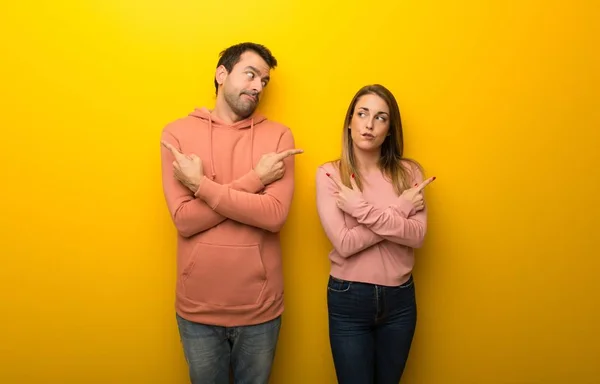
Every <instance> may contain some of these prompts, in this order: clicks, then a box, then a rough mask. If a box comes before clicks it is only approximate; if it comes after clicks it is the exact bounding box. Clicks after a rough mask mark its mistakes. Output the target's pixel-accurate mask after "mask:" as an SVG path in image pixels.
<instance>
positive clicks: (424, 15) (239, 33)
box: [0, 0, 600, 384]
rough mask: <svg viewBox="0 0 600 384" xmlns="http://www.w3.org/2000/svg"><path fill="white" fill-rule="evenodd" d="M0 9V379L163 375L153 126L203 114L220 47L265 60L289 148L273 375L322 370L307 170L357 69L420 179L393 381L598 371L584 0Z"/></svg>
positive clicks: (164, 320) (598, 177) (162, 271)
mask: <svg viewBox="0 0 600 384" xmlns="http://www.w3.org/2000/svg"><path fill="white" fill-rule="evenodd" d="M6 3H7V4H6V5H2V12H1V13H0V43H1V45H0V47H1V49H2V56H1V61H0V62H1V64H0V66H1V69H2V72H1V73H2V74H1V75H0V76H1V79H0V80H1V83H0V84H1V89H2V100H1V102H2V103H1V106H2V113H0V127H1V132H2V144H3V145H2V147H3V148H2V151H0V161H1V164H2V174H3V175H2V188H1V189H0V201H1V204H2V208H1V214H0V233H1V235H0V256H1V261H2V266H1V267H0V303H1V311H2V316H1V319H0V353H1V361H0V382H2V383H38V382H44V383H62V384H70V383H89V384H92V383H102V384H106V383H124V384H125V383H126V384H133V383H145V384H149V383H169V384H170V383H185V382H187V377H186V372H185V364H184V360H183V356H182V353H181V348H180V345H179V342H178V338H177V330H176V324H175V318H174V314H173V291H174V281H175V275H174V272H175V265H174V263H175V257H174V250H175V248H174V247H175V231H174V228H173V226H172V224H171V222H170V220H169V217H168V213H167V210H166V206H165V203H164V200H163V196H162V190H161V185H160V174H159V142H158V140H159V133H160V130H161V129H162V127H163V125H164V124H166V123H167V122H169V121H171V120H172V119H175V118H177V117H180V116H182V115H184V114H186V113H187V112H188V111H190V110H191V109H192V108H193V107H194V106H197V105H212V103H213V96H212V95H213V88H212V87H213V85H212V76H213V71H214V66H215V63H216V60H217V53H218V52H219V51H220V50H221V49H222V48H224V47H226V46H228V45H230V44H233V43H237V42H239V41H243V40H252V41H258V42H262V43H264V44H266V45H267V46H269V47H270V48H271V49H272V50H273V52H274V54H275V55H276V57H277V58H278V59H279V60H280V67H279V68H278V69H277V70H275V71H274V72H273V73H272V75H273V76H272V77H273V81H272V83H271V85H270V87H269V89H268V92H267V95H266V97H264V105H263V107H262V109H263V111H264V112H265V113H267V115H268V116H269V117H271V118H272V119H275V120H279V121H282V122H285V123H286V124H288V125H289V126H290V127H292V129H293V131H294V133H295V136H296V140H297V143H298V146H299V147H302V148H304V149H305V151H306V152H305V154H303V155H301V157H298V161H297V164H298V165H297V167H298V168H297V176H298V177H297V185H298V187H297V192H296V195H295V200H294V204H293V209H292V212H291V215H290V217H289V222H288V224H287V226H286V228H285V230H284V233H283V242H284V249H285V250H286V253H285V281H286V299H287V311H286V314H285V319H284V325H283V330H282V335H281V339H280V344H279V349H278V354H277V358H276V366H275V372H274V380H273V382H274V383H278V384H279V383H286V384H294V383H298V384H300V383H302V384H305V383H311V384H312V383H317V384H319V383H334V382H335V378H334V371H333V366H332V363H331V357H330V352H329V346H328V340H327V317H326V303H325V297H326V296H325V295H326V290H325V285H326V278H327V273H328V260H327V256H326V254H327V251H328V250H329V244H328V242H327V240H326V238H325V237H324V235H323V233H322V231H321V229H320V227H319V222H318V218H317V214H316V209H315V201H314V199H315V196H314V174H315V169H316V167H317V166H318V165H319V164H320V163H322V162H324V161H326V160H329V159H331V158H333V157H335V156H336V155H337V154H338V153H339V150H340V147H339V143H340V130H341V123H342V120H343V117H344V113H345V109H346V107H347V103H348V102H349V101H350V99H351V97H352V95H353V93H354V92H355V91H356V90H357V89H358V88H359V87H360V86H362V85H364V84H366V83H371V82H381V83H383V84H385V85H387V86H389V87H390V88H391V89H392V90H393V91H394V92H395V94H396V96H397V98H398V100H399V103H400V104H401V109H402V112H403V117H404V122H405V124H406V141H407V153H408V155H410V156H413V157H415V158H417V159H418V160H420V161H421V162H422V163H423V165H424V166H425V167H426V168H427V170H428V175H429V176H432V175H435V176H437V177H438V179H437V180H436V182H435V183H434V184H433V185H431V187H430V188H429V190H428V199H429V205H430V207H431V208H430V212H431V216H430V232H429V237H428V239H427V241H426V244H425V247H424V248H423V249H422V250H420V251H419V253H418V266H417V269H416V278H417V294H418V303H419V311H420V312H419V325H418V332H417V335H416V339H415V345H414V349H413V352H412V355H411V359H410V362H409V366H408V370H407V373H406V376H405V380H403V382H404V383H415V384H416V383H418V384H441V383H444V384H454V383H456V384H469V383H473V384H484V383H485V384H500V383H502V384H506V383H511V384H512V383H515V384H516V383H519V384H521V383H527V384H538V383H539V384H553V383H561V384H562V383H578V384H587V383H597V382H598V377H600V368H598V367H597V366H596V365H595V364H597V363H598V361H599V359H600V332H599V331H598V324H600V307H599V305H598V302H599V301H598V297H599V296H598V295H599V293H600V292H599V289H598V285H597V284H598V271H599V267H600V264H599V262H598V254H599V252H598V247H599V246H600V242H599V238H600V236H599V235H598V231H599V230H600V226H599V224H598V217H600V208H599V203H598V196H599V193H600V191H599V186H600V172H598V167H599V166H600V158H599V155H598V153H599V152H600V149H599V148H600V145H599V144H600V140H599V134H598V129H599V126H600V125H599V124H600V112H599V110H600V108H599V107H598V100H599V91H598V89H599V87H600V79H599V76H598V68H600V62H599V61H600V60H599V57H600V55H599V54H598V36H600V31H599V28H598V27H597V26H593V25H592V21H593V19H594V18H596V17H595V16H594V15H597V14H598V10H599V7H598V5H591V4H592V1H587V2H584V1H580V2H577V1H574V2H571V5H567V3H569V2H566V1H564V2H559V1H544V2H542V1H525V2H524V3H523V2H506V1H495V2H494V4H490V3H489V2H485V1H471V2H469V1H459V2H449V1H448V2H444V1H422V0H420V1H416V0H415V1H401V2H398V1H392V0H389V1H384V0H374V1H369V2H362V1H356V0H352V1H345V2H344V3H343V4H344V5H341V4H342V2H331V3H327V2H323V1H316V0H311V1H302V2H301V1H296V2H289V4H288V5H283V4H281V3H283V2H280V1H279V0H277V1H275V0H272V1H271V0H270V1H263V2H260V3H259V4H258V5H253V3H252V2H248V1H238V0H230V1H228V2H221V1H190V0H188V1H166V0H154V1H133V0H129V1H123V0H89V1H76V0H62V1H57V2H50V1H38V2H36V4H33V3H32V2H17V1H11V2H6ZM277 13H280V14H279V15H277V16H276V14H277ZM311 23H313V24H314V26H310V24H311Z"/></svg>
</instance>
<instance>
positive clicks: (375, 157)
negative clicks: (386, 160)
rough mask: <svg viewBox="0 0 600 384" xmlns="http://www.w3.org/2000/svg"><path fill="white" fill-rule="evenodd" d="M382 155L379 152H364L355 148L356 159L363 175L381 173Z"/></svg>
mask: <svg viewBox="0 0 600 384" xmlns="http://www.w3.org/2000/svg"><path fill="white" fill-rule="evenodd" d="M380 157H381V154H380V153H379V152H378V151H369V152H366V151H363V150H361V149H359V148H356V147H354V159H355V160H356V165H357V167H358V170H359V171H360V172H361V173H365V174H369V173H372V172H375V171H379V158H380Z"/></svg>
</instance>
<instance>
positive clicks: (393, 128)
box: [337, 84, 423, 195]
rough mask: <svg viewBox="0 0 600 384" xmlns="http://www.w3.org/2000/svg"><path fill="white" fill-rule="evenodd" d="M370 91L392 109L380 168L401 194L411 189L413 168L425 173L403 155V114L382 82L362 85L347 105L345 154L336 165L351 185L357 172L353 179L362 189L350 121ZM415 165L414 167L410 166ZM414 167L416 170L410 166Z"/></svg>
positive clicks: (345, 181) (346, 183) (413, 161)
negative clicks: (358, 104) (362, 98)
mask: <svg viewBox="0 0 600 384" xmlns="http://www.w3.org/2000/svg"><path fill="white" fill-rule="evenodd" d="M368 94H373V95H377V96H379V97H381V98H382V99H383V100H384V101H385V102H386V104H387V106H388V108H389V109H390V120H389V122H390V128H389V135H388V136H386V138H385V141H384V142H383V144H382V145H381V157H380V158H379V169H380V170H381V172H382V173H383V175H384V176H385V177H386V178H388V179H389V180H390V182H391V183H392V184H393V186H394V190H395V191H396V193H397V194H398V195H400V194H401V193H402V192H403V191H404V190H406V189H408V188H411V187H412V185H410V182H411V180H412V177H413V174H412V172H413V171H414V168H416V169H417V170H418V171H420V172H423V168H422V167H421V165H420V164H419V163H418V162H417V161H415V160H412V159H407V158H404V157H403V153H404V137H403V135H402V120H401V117H400V108H399V107H398V103H397V102H396V98H395V97H394V95H393V94H392V92H390V91H389V90H388V89H387V88H385V87H384V86H383V85H380V84H372V85H367V86H364V87H362V88H361V89H360V90H359V91H358V92H357V93H356V95H354V98H353V99H352V101H351V102H350V105H349V106H348V111H347V112H346V118H345V119H344V129H343V132H344V133H343V143H342V156H341V157H340V159H338V160H337V166H338V169H339V171H340V178H341V181H342V183H344V185H346V186H347V187H349V188H351V184H350V176H351V175H352V174H354V180H355V181H356V184H357V185H358V187H359V188H360V189H361V190H362V185H363V184H362V181H361V176H360V172H359V171H358V166H357V164H356V158H355V156H354V146H353V145H352V144H353V142H352V135H351V132H350V129H349V128H348V127H349V126H350V123H351V122H352V116H353V115H354V108H355V107H356V103H357V102H358V100H359V99H360V98H361V97H362V96H364V95H368ZM411 165H412V167H411ZM411 168H413V169H411Z"/></svg>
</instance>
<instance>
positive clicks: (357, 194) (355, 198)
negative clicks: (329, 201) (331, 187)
mask: <svg viewBox="0 0 600 384" xmlns="http://www.w3.org/2000/svg"><path fill="white" fill-rule="evenodd" d="M327 176H329V177H330V178H331V179H332V180H333V181H334V182H335V185H336V186H337V191H335V197H336V204H337V206H338V208H339V209H341V210H342V211H344V212H346V213H348V214H352V211H353V210H354V209H355V208H356V207H357V206H358V205H359V204H360V203H361V202H362V201H363V194H362V192H361V191H360V189H359V188H358V185H357V184H356V181H355V180H354V175H352V177H350V184H351V186H352V188H348V187H346V186H345V185H344V184H343V183H342V182H341V181H339V180H337V179H336V178H335V177H332V176H331V175H330V174H327Z"/></svg>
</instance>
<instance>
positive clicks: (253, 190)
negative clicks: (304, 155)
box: [161, 130, 294, 237]
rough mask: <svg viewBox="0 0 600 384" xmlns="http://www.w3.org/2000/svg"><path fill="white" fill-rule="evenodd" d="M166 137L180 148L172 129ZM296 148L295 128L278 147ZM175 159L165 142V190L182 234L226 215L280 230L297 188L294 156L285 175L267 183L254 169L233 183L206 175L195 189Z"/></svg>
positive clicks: (287, 161)
mask: <svg viewBox="0 0 600 384" xmlns="http://www.w3.org/2000/svg"><path fill="white" fill-rule="evenodd" d="M162 139H163V140H164V141H166V142H168V143H169V144H171V145H172V146H174V147H175V148H177V149H179V145H178V143H177V141H176V140H175V138H174V137H173V136H172V135H170V134H169V133H166V132H165V133H163V138H162ZM293 148H294V139H293V136H292V133H291V131H289V130H287V131H286V132H285V133H284V134H283V135H282V137H281V139H280V142H279V145H278V151H285V150H288V149H293ZM174 160H175V157H174V155H173V153H172V152H171V151H169V150H168V149H167V148H165V147H164V146H163V147H162V149H161V162H162V179H163V190H164V194H165V197H166V200H167V206H168V208H169V212H171V216H172V219H173V222H174V223H175V226H176V228H177V230H178V232H179V233H180V234H181V235H182V236H184V237H190V236H193V235H195V234H197V233H200V232H202V231H206V230H207V229H210V228H212V227H214V226H216V225H218V224H219V223H221V222H223V221H224V220H226V219H232V220H236V221H239V222H241V223H244V224H247V225H253V226H256V227H259V228H263V229H265V230H268V231H271V232H278V231H279V230H280V229H281V227H282V226H283V224H284V222H285V219H286V217H287V214H288V212H289V207H290V204H291V200H292V194H293V188H294V158H293V156H288V157H286V158H285V159H282V161H283V163H284V167H285V169H286V171H285V173H284V175H283V177H281V178H280V179H279V180H277V181H275V182H273V183H270V184H269V185H267V186H265V185H263V183H262V182H261V180H260V177H259V176H258V174H257V173H256V172H255V171H254V170H250V171H249V172H248V173H246V174H245V175H244V176H242V177H241V178H239V179H237V180H234V181H233V182H232V183H231V184H224V185H221V184H218V183H216V182H215V181H213V180H211V179H209V178H207V177H205V176H204V175H203V176H202V178H201V180H200V183H199V186H198V190H197V191H196V192H195V193H191V191H190V190H189V189H188V188H186V187H185V186H184V185H183V184H182V183H181V182H179V181H178V180H177V179H176V178H175V177H174V172H173V165H172V163H173V161H174ZM261 191H262V192H261ZM258 192H261V193H260V194H258Z"/></svg>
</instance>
